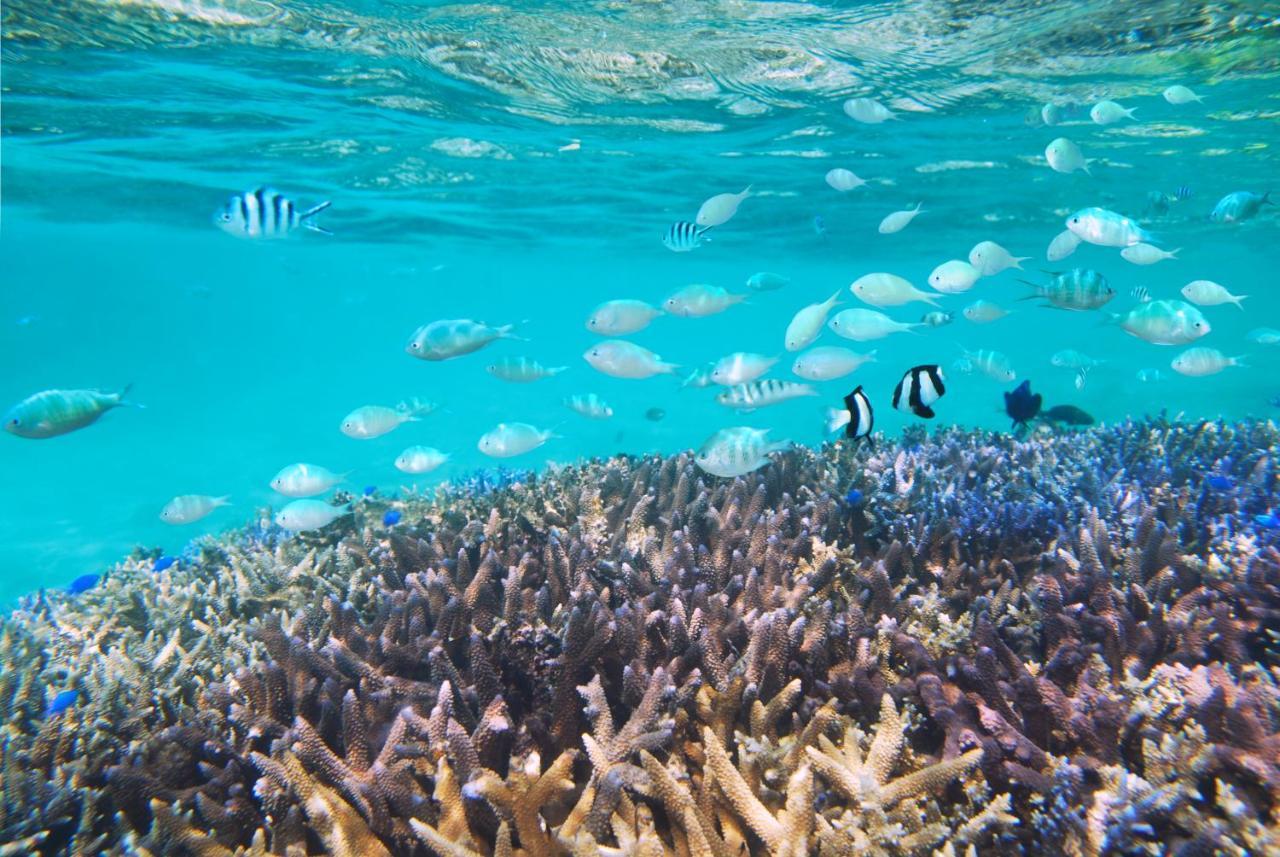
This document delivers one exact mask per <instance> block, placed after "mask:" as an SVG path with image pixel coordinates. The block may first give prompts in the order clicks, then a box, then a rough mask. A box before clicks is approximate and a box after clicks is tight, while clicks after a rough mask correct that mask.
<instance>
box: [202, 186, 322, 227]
mask: <svg viewBox="0 0 1280 857" xmlns="http://www.w3.org/2000/svg"><path fill="white" fill-rule="evenodd" d="M332 204H333V203H331V202H329V201H328V200H326V201H324V202H322V203H320V204H319V205H315V206H312V207H311V208H308V209H307V210H306V211H299V210H298V207H297V206H296V205H294V203H293V201H292V200H290V199H289V198H287V197H286V196H285V195H284V194H282V193H280V192H279V191H276V190H272V189H271V188H266V187H259V188H255V189H253V190H251V191H248V192H246V193H242V194H237V195H236V196H233V197H231V199H229V200H227V204H226V205H225V206H223V207H222V210H221V211H219V212H218V213H217V215H216V216H215V217H214V223H216V224H217V225H218V227H219V228H221V229H222V230H223V231H224V232H229V233H230V234H232V235H235V236H237V237H240V238H283V237H284V236H286V235H288V234H289V233H290V232H293V231H294V230H296V229H299V228H303V229H310V230H311V231H312V232H319V233H321V234H323V235H332V234H333V233H332V232H330V231H328V230H327V229H321V228H320V227H319V226H317V225H316V224H315V223H312V222H311V218H313V217H315V216H316V215H317V214H319V213H320V212H322V211H324V210H325V209H326V208H328V207H329V206H330V205H332Z"/></svg>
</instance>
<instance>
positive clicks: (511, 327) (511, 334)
mask: <svg viewBox="0 0 1280 857" xmlns="http://www.w3.org/2000/svg"><path fill="white" fill-rule="evenodd" d="M528 322H529V320H528V319H527V318H526V319H524V320H523V321H520V322H518V324H528ZM515 330H516V325H515V324H504V325H502V326H501V327H499V328H498V338H499V339H514V340H515V341H517V342H528V341H529V340H528V338H527V337H524V336H521V335H520V334H518V333H516V332H515Z"/></svg>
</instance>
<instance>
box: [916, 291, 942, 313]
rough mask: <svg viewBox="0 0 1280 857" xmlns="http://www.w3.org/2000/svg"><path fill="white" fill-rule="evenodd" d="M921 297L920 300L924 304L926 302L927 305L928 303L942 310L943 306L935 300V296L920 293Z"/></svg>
mask: <svg viewBox="0 0 1280 857" xmlns="http://www.w3.org/2000/svg"><path fill="white" fill-rule="evenodd" d="M920 295H921V297H920V300H922V301H924V302H925V303H927V304H928V305H929V306H932V307H937V308H938V309H942V304H940V303H938V302H937V301H936V300H935V299H934V296H933V295H931V294H929V293H928V292H921V293H920Z"/></svg>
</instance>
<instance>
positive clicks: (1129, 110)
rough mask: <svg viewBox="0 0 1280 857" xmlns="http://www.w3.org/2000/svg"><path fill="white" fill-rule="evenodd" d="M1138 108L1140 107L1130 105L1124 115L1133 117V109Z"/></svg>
mask: <svg viewBox="0 0 1280 857" xmlns="http://www.w3.org/2000/svg"><path fill="white" fill-rule="evenodd" d="M1137 109H1138V108H1136V107H1128V108H1125V111H1124V115H1125V116H1127V117H1129V118H1130V119H1132V118H1133V111H1135V110H1137Z"/></svg>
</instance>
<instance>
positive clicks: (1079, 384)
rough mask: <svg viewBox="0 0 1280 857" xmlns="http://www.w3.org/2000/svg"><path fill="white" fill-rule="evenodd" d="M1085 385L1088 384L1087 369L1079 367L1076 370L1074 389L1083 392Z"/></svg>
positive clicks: (1086, 367)
mask: <svg viewBox="0 0 1280 857" xmlns="http://www.w3.org/2000/svg"><path fill="white" fill-rule="evenodd" d="M1087 383H1089V367H1088V366H1081V367H1080V368H1079V369H1077V370H1076V389H1077V390H1084V387H1085V384H1087Z"/></svg>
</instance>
